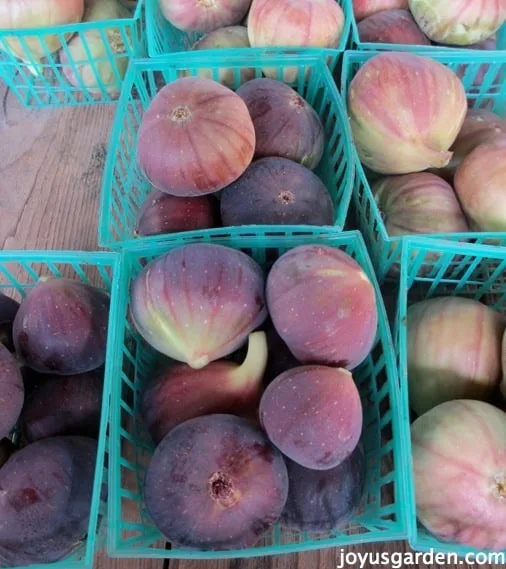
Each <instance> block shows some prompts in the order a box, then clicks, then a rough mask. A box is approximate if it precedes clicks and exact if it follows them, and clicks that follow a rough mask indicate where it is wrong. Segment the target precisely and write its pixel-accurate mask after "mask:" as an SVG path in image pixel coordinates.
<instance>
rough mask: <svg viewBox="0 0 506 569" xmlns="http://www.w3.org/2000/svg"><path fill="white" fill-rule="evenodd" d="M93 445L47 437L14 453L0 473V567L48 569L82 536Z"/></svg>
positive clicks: (81, 440)
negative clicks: (43, 568)
mask: <svg viewBox="0 0 506 569" xmlns="http://www.w3.org/2000/svg"><path fill="white" fill-rule="evenodd" d="M96 454H97V443H96V441H94V440H92V439H87V438H84V437H53V438H49V439H44V440H41V441H37V442H35V443H33V444H30V445H28V446H26V447H24V448H23V449H21V450H19V451H17V452H15V453H14V454H13V455H12V456H11V457H10V458H9V460H8V461H7V462H6V463H5V464H4V466H2V468H1V469H0V488H2V499H1V500H0V562H2V564H5V565H7V566H8V567H9V566H16V565H30V564H32V563H51V562H54V561H58V560H59V559H61V558H62V557H65V556H66V555H68V554H70V553H71V552H72V551H73V550H74V549H76V548H77V547H78V546H80V545H81V543H82V542H83V540H84V539H85V538H86V534H87V532H88V523H89V517H90V508H91V498H92V492H93V482H94V475H95V462H96Z"/></svg>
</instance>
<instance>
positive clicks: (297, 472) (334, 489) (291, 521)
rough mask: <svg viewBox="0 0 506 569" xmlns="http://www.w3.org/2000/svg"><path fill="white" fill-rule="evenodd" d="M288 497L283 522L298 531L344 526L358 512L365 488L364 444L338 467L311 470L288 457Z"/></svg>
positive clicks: (332, 528)
mask: <svg viewBox="0 0 506 569" xmlns="http://www.w3.org/2000/svg"><path fill="white" fill-rule="evenodd" d="M286 468H287V470H288V499H287V501H286V505H285V509H284V510H283V513H282V514H281V519H280V524H281V525H282V526H283V527H285V528H287V529H290V530H294V531H311V532H326V531H331V530H334V529H338V528H341V527H342V526H343V525H344V524H346V522H348V520H349V519H350V518H351V516H352V515H353V514H354V513H355V511H356V509H357V507H358V506H359V504H360V501H361V500H362V496H363V494H364V487H365V457H364V451H363V449H362V447H361V445H358V446H357V447H356V448H355V450H354V451H353V452H352V453H351V454H350V456H349V457H348V458H347V459H346V460H344V461H343V462H341V464H339V465H338V466H336V467H335V468H331V469H329V470H311V469H309V468H304V467H303V466H300V464H297V463H296V462H293V461H292V460H286Z"/></svg>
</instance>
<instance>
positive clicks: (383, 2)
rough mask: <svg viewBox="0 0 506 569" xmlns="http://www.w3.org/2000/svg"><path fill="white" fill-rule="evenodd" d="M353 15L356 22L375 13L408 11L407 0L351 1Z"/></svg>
mask: <svg viewBox="0 0 506 569" xmlns="http://www.w3.org/2000/svg"><path fill="white" fill-rule="evenodd" d="M352 5H353V14H354V15H355V19H356V20H357V22H358V21H360V20H363V19H364V18H367V17H369V16H372V15H373V14H376V13H377V12H383V11H386V10H402V9H405V10H407V9H408V0H352Z"/></svg>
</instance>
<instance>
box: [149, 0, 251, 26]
mask: <svg viewBox="0 0 506 569" xmlns="http://www.w3.org/2000/svg"><path fill="white" fill-rule="evenodd" d="M158 2H159V4H160V9H161V11H162V14H163V15H164V16H165V18H166V19H167V20H168V21H169V23H171V24H172V25H173V26H174V27H176V28H178V29H179V30H183V31H185V32H200V33H204V32H211V31H213V30H217V29H218V28H222V27H223V26H233V25H235V24H239V23H240V22H241V21H242V20H243V18H244V16H246V14H247V12H248V9H249V5H250V3H251V0H197V2H195V1H194V0H158Z"/></svg>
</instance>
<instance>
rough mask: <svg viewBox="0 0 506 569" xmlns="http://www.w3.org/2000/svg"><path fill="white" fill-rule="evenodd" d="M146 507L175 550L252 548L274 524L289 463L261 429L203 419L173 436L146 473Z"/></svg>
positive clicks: (229, 419)
mask: <svg viewBox="0 0 506 569" xmlns="http://www.w3.org/2000/svg"><path fill="white" fill-rule="evenodd" d="M144 493H145V501H146V506H147V509H148V512H149V513H150V515H151V517H152V518H153V521H154V522H155V524H156V525H157V527H158V528H159V529H160V531H161V532H162V533H163V534H164V535H165V537H166V538H167V539H168V540H169V541H170V542H171V544H172V545H175V546H178V547H185V548H190V549H200V550H203V551H207V550H229V549H238V548H244V547H252V546H253V545H254V544H255V543H256V542H257V541H258V540H259V539H260V538H261V536H262V535H263V534H264V533H265V532H266V531H268V530H269V529H270V528H271V527H272V525H273V524H274V523H276V522H277V520H278V519H279V516H280V515H281V512H282V511H283V508H284V505H285V502H286V498H287V494H288V474H287V471H286V466H285V462H284V460H283V457H282V455H281V453H279V452H278V451H277V450H276V449H275V448H274V447H272V445H271V444H270V443H269V441H268V440H267V438H266V437H265V435H264V434H263V433H262V431H261V430H260V429H257V428H255V427H253V426H252V425H251V424H250V423H249V422H248V421H247V420H245V419H241V418H239V417H235V416H233V415H219V414H217V415H206V416H203V417H197V418H195V419H190V420H189V421H186V422H185V423H182V424H180V425H178V426H177V427H175V428H174V429H172V431H171V432H170V433H169V434H168V435H167V436H166V437H165V438H164V439H163V440H162V442H161V443H160V444H159V445H158V447H157V449H156V451H155V453H154V455H153V458H152V460H151V464H150V466H149V468H148V471H147V474H146V483H145V489H144Z"/></svg>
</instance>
